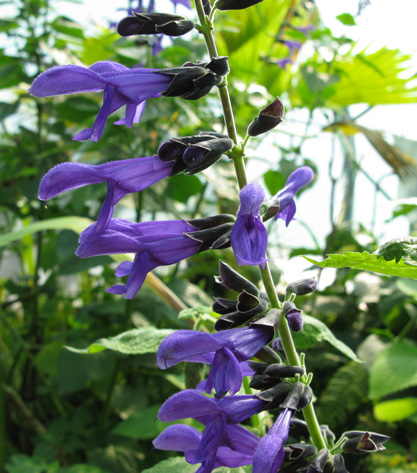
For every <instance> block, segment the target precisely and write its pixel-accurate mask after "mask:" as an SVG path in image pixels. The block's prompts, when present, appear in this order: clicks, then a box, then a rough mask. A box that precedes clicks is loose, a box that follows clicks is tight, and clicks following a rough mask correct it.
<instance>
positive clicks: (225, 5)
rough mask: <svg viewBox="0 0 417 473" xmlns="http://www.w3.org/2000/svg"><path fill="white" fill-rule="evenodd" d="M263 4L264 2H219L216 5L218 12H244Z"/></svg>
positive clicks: (234, 0)
mask: <svg viewBox="0 0 417 473" xmlns="http://www.w3.org/2000/svg"><path fill="white" fill-rule="evenodd" d="M260 2H262V0H217V1H216V3H215V5H216V7H217V9H218V10H221V11H226V10H243V9H244V8H249V7H251V6H252V5H256V4H257V3H260Z"/></svg>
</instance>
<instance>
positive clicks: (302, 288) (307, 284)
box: [287, 278, 317, 296]
mask: <svg viewBox="0 0 417 473" xmlns="http://www.w3.org/2000/svg"><path fill="white" fill-rule="evenodd" d="M316 290H317V280H316V279H314V278H306V279H300V280H298V281H294V282H292V283H290V284H288V286H287V294H290V293H293V294H295V295H296V296H305V295H306V294H310V293H311V292H314V291H316Z"/></svg>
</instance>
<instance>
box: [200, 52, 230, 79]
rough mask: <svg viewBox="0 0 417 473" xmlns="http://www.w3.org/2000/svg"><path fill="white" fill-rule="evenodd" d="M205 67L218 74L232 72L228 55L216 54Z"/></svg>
mask: <svg viewBox="0 0 417 473" xmlns="http://www.w3.org/2000/svg"><path fill="white" fill-rule="evenodd" d="M205 67H206V68H207V69H210V70H211V71H213V72H214V73H215V74H217V75H218V76H221V77H223V76H227V74H229V72H230V67H229V58H228V56H215V57H213V58H211V61H210V62H208V63H207V64H206V65H205Z"/></svg>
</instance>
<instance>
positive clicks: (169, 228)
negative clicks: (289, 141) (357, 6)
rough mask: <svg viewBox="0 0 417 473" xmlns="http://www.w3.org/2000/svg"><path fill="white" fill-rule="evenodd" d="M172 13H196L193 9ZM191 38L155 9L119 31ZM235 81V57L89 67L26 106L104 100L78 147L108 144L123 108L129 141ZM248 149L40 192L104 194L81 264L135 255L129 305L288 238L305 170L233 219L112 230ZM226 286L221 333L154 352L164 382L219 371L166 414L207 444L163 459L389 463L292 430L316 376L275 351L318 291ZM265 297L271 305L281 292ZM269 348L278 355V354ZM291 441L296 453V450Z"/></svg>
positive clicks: (375, 446)
mask: <svg viewBox="0 0 417 473" xmlns="http://www.w3.org/2000/svg"><path fill="white" fill-rule="evenodd" d="M260 1H262V0H217V1H216V2H215V5H213V12H214V11H215V9H218V10H239V9H243V8H247V7H249V6H252V5H255V4H257V3H259V2H260ZM173 2H174V4H175V5H176V4H177V3H182V4H183V5H185V6H189V3H188V0H173ZM202 6H203V8H204V11H205V12H206V14H209V12H210V10H211V3H210V2H209V1H208V0H204V2H203V3H202ZM194 26H195V25H194V23H193V21H191V20H188V19H186V18H184V17H181V16H179V15H172V14H167V13H155V12H154V11H153V2H150V4H149V6H148V10H147V11H144V10H143V5H142V2H139V3H138V6H137V7H136V8H134V7H133V5H132V4H130V9H129V16H128V17H126V18H124V19H123V20H122V21H121V22H120V23H119V25H118V28H117V30H118V32H119V34H120V35H122V36H130V35H143V34H146V35H149V34H151V35H156V34H166V35H169V36H179V35H182V34H185V33H187V32H189V31H191V29H193V28H194ZM198 27H199V28H200V29H201V28H202V25H199V26H198ZM277 41H281V42H282V43H283V44H285V45H286V47H287V48H288V50H289V52H290V54H291V55H292V56H293V55H295V54H296V52H297V51H298V50H299V48H300V46H301V43H298V42H294V41H290V40H280V39H278V40H277ZM154 44H158V42H155V43H154ZM159 44H160V43H159ZM228 73H229V65H228V58H227V57H212V58H210V60H209V61H205V62H198V63H193V62H186V63H185V64H183V65H182V66H180V67H172V68H167V69H147V68H142V67H134V68H128V67H125V66H123V65H121V64H118V63H115V62H111V61H100V62H97V63H95V64H93V65H91V66H90V67H82V66H76V65H68V66H57V67H53V68H51V69H49V70H47V71H45V72H44V73H42V74H40V75H39V76H38V77H37V78H36V79H35V80H34V82H33V84H32V86H31V87H30V89H29V92H30V93H31V94H32V95H34V96H38V97H50V96H55V95H62V94H75V93H84V92H103V104H102V106H101V108H100V110H99V112H98V114H97V117H96V119H95V121H94V124H93V126H92V128H88V129H85V130H82V131H81V132H80V133H78V134H77V135H76V136H75V137H74V140H88V139H90V140H91V141H98V140H99V139H100V138H101V137H102V135H103V132H104V128H105V125H106V123H107V120H108V117H109V116H110V115H111V114H112V113H114V112H116V111H117V110H119V109H120V108H122V107H125V116H124V118H122V119H120V120H118V121H117V122H116V124H117V125H125V126H127V127H131V126H132V125H133V124H134V123H138V122H139V121H140V118H141V116H142V113H143V111H144V107H145V103H146V100H149V99H152V98H157V97H180V98H182V99H184V100H196V99H199V98H201V97H203V96H205V95H206V94H208V93H209V92H210V90H211V89H212V87H215V86H220V87H223V86H225V84H226V81H225V80H224V77H225V76H226V75H227V74H228ZM283 115H284V107H283V104H282V103H281V101H280V100H279V98H276V99H275V100H274V101H273V102H272V103H271V104H269V105H268V106H266V107H265V108H263V109H262V110H261V111H260V112H259V114H258V116H257V117H255V119H254V120H253V121H252V122H251V123H250V124H249V126H248V131H247V134H248V137H247V138H249V137H250V136H258V135H260V134H262V133H265V132H266V131H269V130H271V129H272V128H274V127H275V126H277V125H278V124H279V123H280V122H281V121H282V120H283ZM244 143H246V141H245V142H244ZM243 148H244V146H243V145H242V147H240V148H238V147H237V146H236V143H234V142H233V141H232V140H231V139H230V138H229V137H228V136H227V135H223V134H221V133H216V132H212V131H207V132H200V133H198V134H196V135H193V136H182V137H181V136H180V137H172V138H170V139H169V140H167V141H165V142H164V143H162V144H161V145H160V146H159V149H158V150H157V153H156V154H155V155H152V156H147V157H142V158H132V159H126V160H123V161H115V162H109V163H105V164H100V165H87V164H83V163H63V164H59V165H58V166H56V167H54V168H52V169H51V170H50V171H49V172H48V173H47V174H46V175H45V177H44V178H43V179H42V182H41V184H40V188H39V198H40V199H41V200H44V201H46V200H48V199H50V198H53V197H55V196H57V195H58V194H60V193H62V192H65V191H71V190H73V189H77V188H80V187H83V186H86V185H91V184H100V183H106V184H107V195H106V198H105V200H104V202H103V204H102V206H101V209H100V211H99V214H98V217H97V221H96V222H95V223H93V224H92V225H90V226H89V227H88V228H86V229H85V230H84V231H83V232H82V233H81V234H80V237H79V246H78V248H77V250H76V252H75V253H76V255H77V256H78V257H81V258H88V257H93V256H99V255H113V254H124V253H131V254H133V255H134V258H133V260H129V259H128V260H126V261H124V262H122V263H121V264H120V265H119V266H118V267H117V269H116V276H117V277H120V278H124V277H127V280H126V282H125V283H124V284H115V285H113V286H112V287H110V288H109V289H107V291H108V292H110V293H112V294H119V295H121V294H123V295H124V297H125V298H126V299H132V298H133V297H134V296H135V295H136V294H137V292H138V291H139V289H140V288H141V286H142V285H143V283H144V281H145V278H146V276H147V274H148V273H149V272H150V271H152V270H153V269H155V268H157V267H158V266H163V265H171V264H174V263H178V262H180V261H181V260H184V259H186V258H188V257H190V256H192V255H194V254H196V253H198V252H201V251H205V250H208V249H224V248H228V247H229V246H231V247H232V249H233V253H234V256H235V258H236V263H237V265H238V266H244V265H260V266H261V268H262V269H265V267H266V264H267V261H268V259H267V245H268V232H267V229H266V227H265V225H264V222H265V221H266V220H268V219H270V218H272V217H274V218H275V220H277V219H279V218H280V219H283V220H284V221H285V223H286V226H288V225H289V224H290V222H291V221H292V220H293V219H294V215H295V212H296V205H295V196H296V194H297V193H298V192H299V191H300V190H301V189H302V188H303V187H305V186H306V185H308V184H309V183H310V182H311V181H312V179H313V177H314V174H313V171H312V169H311V168H309V167H308V166H303V167H300V168H298V169H296V170H295V171H294V172H293V173H292V174H291V175H290V176H289V178H288V180H287V182H286V184H285V186H284V188H283V189H281V190H280V191H279V192H278V193H277V194H276V195H275V196H273V197H272V198H271V199H270V200H269V201H268V202H265V197H266V195H265V191H264V190H263V188H262V187H261V186H260V185H259V184H257V183H250V184H248V185H246V186H244V187H243V188H242V189H241V191H240V194H239V198H240V207H239V209H238V212H237V216H236V217H235V216H234V215H228V214H220V215H215V216H211V217H205V218H192V219H188V220H185V219H183V220H165V221H148V222H140V223H133V222H130V221H128V220H124V219H120V218H114V217H113V214H114V210H115V206H116V205H117V204H118V202H119V201H120V200H121V199H122V198H123V197H124V196H126V195H127V194H129V193H135V192H140V191H142V190H144V189H146V188H147V187H149V186H151V185H153V184H155V183H157V182H158V181H160V180H162V179H165V178H169V177H170V176H173V175H175V174H177V173H179V172H184V173H185V174H188V175H191V174H195V173H197V172H200V171H203V170H205V169H206V168H208V167H209V166H211V165H213V164H214V163H216V162H217V161H218V160H219V159H220V158H221V157H222V156H223V155H225V154H226V155H228V156H231V157H235V153H238V152H240V153H241V155H240V156H239V157H240V158H242V156H243ZM219 273H220V276H219V277H218V278H217V279H216V280H217V282H218V283H220V284H221V285H223V286H224V287H225V288H226V289H229V290H231V291H234V292H237V293H238V295H237V300H231V299H227V298H225V297H218V298H216V299H215V302H214V304H213V310H214V312H216V313H217V314H218V319H217V320H216V322H215V324H214V330H215V331H214V333H206V332H200V331H196V330H180V331H177V332H175V333H172V334H171V335H169V336H168V337H166V338H165V339H164V340H163V341H162V343H161V345H160V347H159V349H158V352H157V364H158V366H159V368H161V369H163V370H166V369H170V368H171V367H173V366H175V365H177V364H179V363H181V362H193V363H204V364H206V365H209V370H208V375H207V378H206V379H204V380H203V381H202V382H200V383H199V384H198V385H197V386H194V387H195V389H185V390H184V391H182V392H179V393H177V394H174V395H173V396H172V397H170V398H169V399H168V400H167V401H166V402H165V403H164V404H163V405H162V407H161V409H160V411H159V413H158V418H159V419H160V420H161V421H163V422H173V421H178V420H181V419H188V418H192V419H195V420H196V421H197V422H199V423H200V424H201V425H202V429H203V432H200V430H197V429H195V428H193V427H190V426H188V425H180V424H178V425H171V426H169V427H168V428H167V429H166V430H165V431H164V432H163V433H161V434H160V435H159V436H158V437H157V438H156V439H155V440H154V442H153V444H154V446H155V448H158V449H161V450H177V451H182V452H184V455H185V459H186V461H187V462H188V463H190V464H193V465H194V464H201V466H200V467H199V468H198V470H197V472H196V473H210V472H211V471H212V470H213V469H214V468H216V467H219V466H225V467H229V468H234V467H240V466H245V465H250V464H252V471H253V473H276V472H277V471H278V470H279V471H281V472H283V471H287V472H290V471H291V472H293V471H307V473H319V472H320V473H322V472H323V471H324V472H334V473H345V472H346V469H345V467H344V460H343V457H342V456H341V452H342V451H343V452H347V453H367V452H371V451H376V450H381V449H383V448H384V447H383V443H384V442H385V441H386V440H387V438H386V437H385V436H382V435H379V434H376V433H372V432H358V431H350V432H346V433H345V434H344V435H343V436H342V438H341V439H340V441H339V442H337V443H336V444H335V443H334V441H335V436H334V434H333V433H332V432H331V431H330V429H328V428H327V427H326V426H320V429H321V432H322V435H323V437H324V438H325V439H326V442H325V445H326V446H325V448H321V450H320V451H318V450H317V448H316V446H315V445H312V444H309V443H308V442H309V441H310V439H309V437H310V433H309V431H308V429H306V425H305V424H304V423H303V422H302V421H300V420H299V419H297V418H296V413H297V411H300V410H302V409H305V408H306V407H307V406H308V405H309V403H310V402H311V401H312V398H313V393H312V390H311V388H310V386H309V384H310V381H311V375H307V373H306V372H305V366H304V364H303V363H302V364H301V365H300V363H298V365H297V366H293V365H292V364H291V363H290V362H289V361H288V360H290V359H294V358H296V357H292V358H291V357H290V356H288V360H285V358H284V361H283V359H281V357H280V356H279V355H278V353H277V352H276V351H275V350H274V348H271V347H270V346H269V344H270V343H271V342H272V341H273V340H274V339H275V337H276V333H277V330H278V328H279V326H280V325H281V324H284V327H286V323H288V325H289V327H290V328H291V330H292V331H294V332H299V331H301V330H302V328H303V319H302V315H301V314H302V311H301V310H300V309H298V308H297V307H296V305H295V303H294V298H295V296H298V295H305V294H308V293H310V292H312V291H314V290H315V289H316V288H317V282H316V281H315V280H314V279H306V280H301V281H295V282H293V283H291V284H289V285H288V286H287V290H286V293H287V294H286V299H285V301H284V303H283V304H281V303H280V302H277V301H274V306H273V307H271V304H270V300H269V298H268V297H267V295H266V294H265V293H263V292H262V291H260V290H259V289H258V288H257V287H256V285H255V284H253V283H252V282H250V281H249V280H247V279H246V278H245V277H243V276H242V275H241V274H239V273H238V272H237V271H236V270H234V269H233V268H232V267H231V266H229V265H228V264H226V263H224V262H222V261H220V263H219ZM266 289H267V292H268V294H269V296H270V297H271V299H272V295H273V291H274V288H273V285H272V282H271V285H270V287H269V288H268V287H266ZM286 321H287V322H286ZM281 326H282V325H281ZM272 346H273V347H274V346H275V347H278V341H277V340H275V342H274V343H273V345H272ZM280 352H281V353H282V350H280ZM284 357H285V352H284ZM254 358H255V359H254ZM246 376H249V377H250V378H251V379H250V380H247V383H246V384H245V386H246V388H247V389H254V390H257V391H258V392H257V393H256V394H242V393H241V389H242V385H243V384H244V383H243V381H244V378H245V377H246ZM248 387H249V388H248ZM249 392H252V391H249ZM276 409H277V410H279V412H278V414H277V416H276V418H275V422H274V423H273V425H272V426H271V427H270V429H269V430H268V432H267V433H266V435H264V436H263V437H262V438H259V437H258V436H257V435H255V434H254V433H252V432H251V431H249V430H248V429H247V428H246V427H244V426H242V425H239V424H240V423H241V422H243V421H246V420H247V419H249V418H250V417H251V416H253V415H257V414H259V413H260V412H261V411H264V410H276ZM290 434H291V436H293V437H295V438H297V439H298V438H299V439H300V442H299V443H296V444H289V445H287V440H288V437H289V435H290ZM301 439H302V441H301Z"/></svg>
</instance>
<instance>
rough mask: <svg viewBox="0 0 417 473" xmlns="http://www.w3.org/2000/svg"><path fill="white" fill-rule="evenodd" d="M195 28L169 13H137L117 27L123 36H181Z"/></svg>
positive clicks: (191, 23)
mask: <svg viewBox="0 0 417 473" xmlns="http://www.w3.org/2000/svg"><path fill="white" fill-rule="evenodd" d="M193 28H194V22H193V21H191V20H187V19H186V18H184V17H182V16H179V15H171V14H169V13H136V12H133V16H127V17H126V18H123V19H122V20H121V21H120V22H119V24H118V25H117V32H118V33H119V35H121V36H132V35H141V34H159V33H162V34H166V35H169V36H181V35H183V34H186V33H188V32H189V31H191V30H192V29H193Z"/></svg>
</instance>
